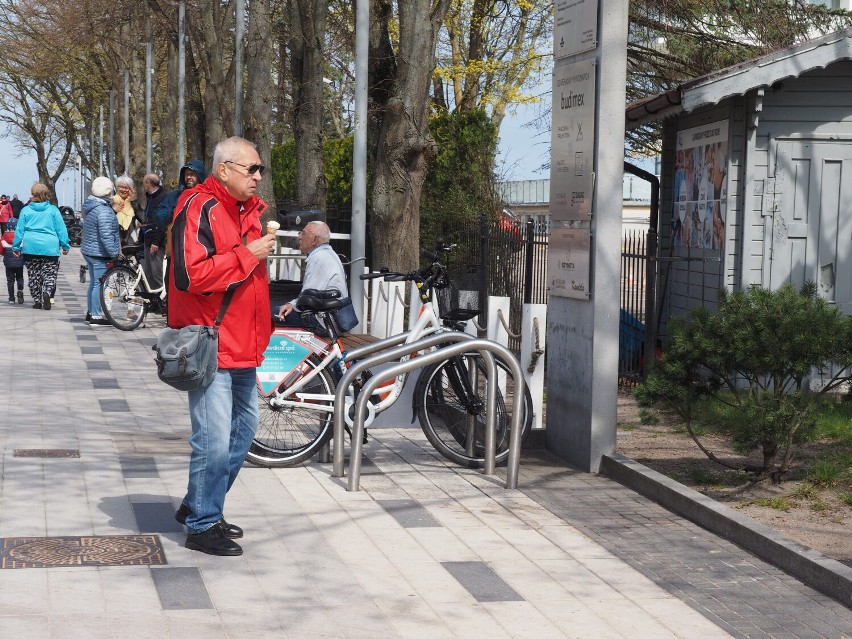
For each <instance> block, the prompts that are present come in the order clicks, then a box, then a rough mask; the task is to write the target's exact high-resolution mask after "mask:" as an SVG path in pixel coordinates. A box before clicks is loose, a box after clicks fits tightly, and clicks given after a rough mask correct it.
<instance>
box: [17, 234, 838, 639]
mask: <svg viewBox="0 0 852 639" xmlns="http://www.w3.org/2000/svg"><path fill="white" fill-rule="evenodd" d="M80 264H82V259H81V257H80V256H79V253H78V252H77V251H76V250H75V251H73V252H72V254H71V255H69V256H67V257H65V258H63V259H62V263H61V270H60V280H59V289H58V291H57V301H56V304H55V305H54V307H53V309H52V310H50V311H44V310H35V309H32V308H31V302H30V301H29V295H27V303H26V304H24V305H23V306H20V305H4V306H2V307H0V349H2V352H3V354H4V359H5V361H6V362H7V367H5V371H4V375H5V379H6V380H7V383H5V384H4V386H5V387H6V388H7V389H8V392H7V393H4V394H2V396H0V415H2V416H3V417H2V421H0V424H2V426H0V452H2V456H0V471H2V475H1V476H0V480H1V481H2V484H0V533H1V534H2V542H3V547H2V556H0V562H2V571H1V572H0V639H2V638H7V637H8V638H10V639H11V638H13V637H14V638H16V639H17V638H19V637H26V636H30V637H39V638H41V637H56V638H59V637H61V638H63V639H66V638H69V637H78V636H79V637H87V638H90V639H91V638H94V639H99V638H107V637H110V638H111V637H116V638H117V637H128V638H131V639H132V638H136V637H150V638H158V639H159V638H162V637H178V636H181V637H183V636H204V637H210V638H218V637H234V638H243V637H245V638H252V639H262V638H265V637H270V638H271V637H294V638H302V637H304V638H308V637H310V638H313V637H347V638H348V637H383V638H384V637H423V638H430V639H431V638H435V637H462V636H464V637H468V636H474V637H475V636H487V637H489V638H492V637H495V638H499V637H531V638H532V637H535V638H536V639H538V638H540V637H577V638H589V637H592V638H604V639H606V638H628V637H630V638H632V639H635V638H637V637H638V638H645V637H647V638H654V639H656V638H667V637H684V638H696V639H698V638H701V639H704V638H716V637H720V638H721V637H729V636H732V637H790V638H792V637H796V638H811V637H813V638H826V639H841V638H845V639H852V611H850V610H849V609H848V608H845V607H843V606H842V605H840V604H839V603H837V602H835V601H833V600H831V599H829V598H827V597H825V596H823V595H821V594H819V593H817V592H816V591H814V590H812V589H810V588H808V587H806V586H803V585H802V584H801V583H799V582H798V581H796V580H795V579H792V578H790V577H788V576H787V575H785V574H784V573H783V572H781V571H779V570H777V569H775V568H773V567H772V566H769V565H768V564H766V563H764V562H762V561H760V560H758V559H756V558H755V557H753V556H752V555H750V554H748V553H747V552H745V551H743V550H741V549H739V548H737V547H736V546H733V545H731V544H729V543H727V542H725V541H724V540H722V539H720V538H718V537H716V536H715V535H712V534H710V533H708V532H706V531H704V530H702V529H701V528H698V527H696V526H694V525H692V524H690V523H689V522H687V521H685V520H683V519H681V518H679V517H677V516H675V515H672V514H671V513H669V512H668V511H666V510H664V509H662V508H661V507H659V506H657V505H656V504H654V503H652V502H650V501H649V500H647V499H645V498H643V497H641V496H639V495H638V494H636V493H635V492H633V491H631V490H629V489H627V488H625V487H623V486H621V485H619V484H617V483H615V482H613V481H611V480H609V479H607V478H606V477H603V476H598V475H589V474H586V473H580V472H577V471H574V470H572V469H570V468H567V467H566V466H565V465H564V464H562V463H561V462H559V461H558V460H556V459H553V458H551V457H549V456H547V455H545V454H540V453H539V454H536V453H526V454H525V455H524V459H523V461H522V466H521V474H520V490H517V491H507V490H505V489H503V488H502V485H501V480H500V479H499V478H490V477H485V476H483V475H481V474H480V473H478V472H476V471H471V470H466V469H461V468H458V467H455V466H452V465H451V464H449V463H447V462H446V461H445V460H444V459H443V458H441V457H440V456H439V455H437V453H435V452H434V450H432V449H431V447H430V446H429V444H428V442H427V441H426V440H425V438H424V437H423V435H422V433H421V432H420V430H419V429H418V428H412V427H410V426H409V425H408V424H400V425H399V426H398V427H395V428H388V429H381V430H376V431H374V432H373V433H372V436H371V441H370V443H369V444H368V445H367V446H366V449H365V450H366V455H367V456H368V459H369V461H368V462H367V463H365V465H364V468H363V474H362V479H361V487H362V490H361V491H360V492H356V493H350V492H347V491H346V489H345V480H340V479H335V478H332V477H331V476H330V466H329V465H323V464H316V463H311V464H305V465H303V466H300V467H298V468H291V469H280V470H268V469H261V468H255V467H252V466H246V468H245V469H244V470H243V472H242V473H241V474H240V477H239V479H238V481H237V483H236V484H235V486H234V488H233V490H232V492H231V494H230V495H229V497H228V501H227V513H226V515H227V517H228V519H229V521H233V522H236V523H239V524H240V525H241V526H243V527H244V528H245V530H246V537H245V539H244V540H242V542H241V543H242V545H243V548H244V550H245V552H244V554H243V555H242V556H241V557H236V558H220V557H211V556H208V555H204V554H201V553H197V552H192V551H189V550H186V549H185V548H183V541H184V533H183V531H182V529H181V527H180V526H179V525H178V524H177V523H176V522H175V521H174V519H173V513H174V509H175V507H176V506H177V505H178V503H179V501H180V499H181V497H182V495H183V493H184V491H185V487H186V473H187V455H188V445H187V442H186V438H187V431H188V416H187V408H186V397H185V395H184V394H181V393H178V392H176V391H172V390H171V389H169V388H168V387H166V386H164V385H163V384H162V383H160V382H159V381H158V380H157V378H156V374H155V369H154V364H153V354H152V352H151V350H150V346H151V345H152V344H153V343H154V341H155V336H156V334H157V331H158V330H159V328H160V327H161V326H162V325H163V321H162V319H161V318H159V317H152V318H149V320H148V321H147V325H146V326H145V327H144V328H139V329H137V330H136V331H133V332H121V331H118V330H115V329H113V328H112V327H90V326H88V325H86V324H85V323H84V321H83V317H84V315H85V312H86V304H85V295H86V287H87V284H83V283H81V282H80V281H79V278H78V272H79V271H78V267H79V265H80ZM47 454H51V455H53V456H49V457H46V456H42V455H47ZM36 566H44V567H36Z"/></svg>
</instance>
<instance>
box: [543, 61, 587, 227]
mask: <svg viewBox="0 0 852 639" xmlns="http://www.w3.org/2000/svg"><path fill="white" fill-rule="evenodd" d="M594 151H595V64H594V61H592V60H586V61H583V62H578V63H576V64H567V65H563V66H559V67H557V68H556V69H554V71H553V128H552V130H551V133H550V157H551V163H550V217H551V220H552V221H553V222H568V221H571V220H588V219H589V217H590V216H591V214H592V191H593V188H594V183H595V182H594V178H595V176H594V172H593V171H592V168H593V161H594Z"/></svg>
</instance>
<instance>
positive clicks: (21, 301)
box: [18, 291, 24, 304]
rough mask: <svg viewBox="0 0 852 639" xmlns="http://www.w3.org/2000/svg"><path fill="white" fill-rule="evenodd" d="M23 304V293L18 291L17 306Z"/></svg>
mask: <svg viewBox="0 0 852 639" xmlns="http://www.w3.org/2000/svg"><path fill="white" fill-rule="evenodd" d="M23 303H24V292H23V291H18V304H23Z"/></svg>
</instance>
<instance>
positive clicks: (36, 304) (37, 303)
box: [33, 302, 41, 308]
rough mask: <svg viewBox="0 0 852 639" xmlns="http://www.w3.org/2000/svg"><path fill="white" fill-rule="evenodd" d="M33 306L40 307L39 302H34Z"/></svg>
mask: <svg viewBox="0 0 852 639" xmlns="http://www.w3.org/2000/svg"><path fill="white" fill-rule="evenodd" d="M33 308H41V302H36V303H35V304H33Z"/></svg>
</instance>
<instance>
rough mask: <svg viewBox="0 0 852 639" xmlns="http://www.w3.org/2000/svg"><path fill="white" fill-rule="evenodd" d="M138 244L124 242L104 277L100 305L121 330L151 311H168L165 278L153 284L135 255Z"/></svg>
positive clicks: (133, 327)
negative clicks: (125, 244)
mask: <svg viewBox="0 0 852 639" xmlns="http://www.w3.org/2000/svg"><path fill="white" fill-rule="evenodd" d="M139 249H140V247H138V246H125V247H122V249H121V254H120V255H119V256H118V257H117V258H116V259H115V260H114V261H113V262H112V265H111V266H110V267H109V268H108V269H107V272H106V273H104V275H103V277H102V278H101V307H102V308H103V312H104V315H105V316H106V318H107V319H108V320H109V321H110V322H111V323H112V325H113V326H115V327H116V328H118V329H121V330H122V331H132V330H134V329H136V328H138V327H139V326H140V325H141V324H142V322H144V321H145V316H146V315H147V314H148V311H154V312H157V313H160V314H161V315H165V314H166V285H165V281H164V282H163V284H162V285H161V286H160V287H158V288H153V289H152V288H151V285H150V284H149V283H148V278H147V277H145V271H144V270H143V268H142V264H140V263H139V261H138V260H137V259H136V252H137V251H138V250H139Z"/></svg>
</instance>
